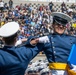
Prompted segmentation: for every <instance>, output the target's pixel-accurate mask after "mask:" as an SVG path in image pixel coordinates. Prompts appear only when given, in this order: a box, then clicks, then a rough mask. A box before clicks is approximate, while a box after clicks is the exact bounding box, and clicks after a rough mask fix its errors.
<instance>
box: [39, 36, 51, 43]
mask: <svg viewBox="0 0 76 75" xmlns="http://www.w3.org/2000/svg"><path fill="white" fill-rule="evenodd" d="M39 42H40V43H49V42H50V41H49V38H48V36H43V37H40V38H39Z"/></svg>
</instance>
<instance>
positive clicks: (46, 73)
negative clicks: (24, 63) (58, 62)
mask: <svg viewBox="0 0 76 75" xmlns="http://www.w3.org/2000/svg"><path fill="white" fill-rule="evenodd" d="M49 72H50V70H49V69H48V68H45V69H42V70H41V71H40V75H49Z"/></svg>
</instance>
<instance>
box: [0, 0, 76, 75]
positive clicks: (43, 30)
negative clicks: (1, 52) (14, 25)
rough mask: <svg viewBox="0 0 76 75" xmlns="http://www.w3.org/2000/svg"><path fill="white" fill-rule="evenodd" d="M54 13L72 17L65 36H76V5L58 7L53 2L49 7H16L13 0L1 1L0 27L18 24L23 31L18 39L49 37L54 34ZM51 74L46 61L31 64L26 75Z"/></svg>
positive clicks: (30, 5)
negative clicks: (6, 24) (9, 23)
mask: <svg viewBox="0 0 76 75" xmlns="http://www.w3.org/2000/svg"><path fill="white" fill-rule="evenodd" d="M52 12H63V13H65V14H68V15H69V16H70V17H72V21H71V22H70V23H69V24H67V26H66V28H67V29H66V31H65V34H68V35H72V36H76V5H75V4H71V5H70V6H69V5H67V4H66V3H65V2H62V3H61V5H58V4H57V5H56V6H55V4H54V3H53V2H49V3H48V5H45V4H35V3H34V4H32V3H29V4H27V3H25V4H22V3H21V4H19V5H16V6H14V2H13V0H9V1H8V3H5V2H4V1H2V0H0V27H1V26H2V25H4V24H5V23H7V22H11V21H16V22H18V23H19V25H20V31H21V33H20V35H19V37H18V39H22V38H28V37H29V36H31V35H32V36H36V37H40V36H44V35H48V34H51V33H53V30H52V16H51V13H52ZM0 43H2V42H0ZM40 54H44V52H41V53H40ZM50 73H51V71H50V70H49V69H48V61H47V59H44V60H37V61H35V62H34V63H32V62H30V64H29V66H28V68H27V70H26V72H25V75H51V74H50Z"/></svg>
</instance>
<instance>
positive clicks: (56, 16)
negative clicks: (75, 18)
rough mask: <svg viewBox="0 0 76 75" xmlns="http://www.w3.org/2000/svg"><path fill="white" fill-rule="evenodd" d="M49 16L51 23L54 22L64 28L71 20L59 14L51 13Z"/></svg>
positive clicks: (65, 15) (63, 14)
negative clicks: (51, 19)
mask: <svg viewBox="0 0 76 75" xmlns="http://www.w3.org/2000/svg"><path fill="white" fill-rule="evenodd" d="M51 16H52V17H53V23H54V22H56V23H58V24H61V25H64V26H65V25H66V24H67V23H69V22H70V21H71V20H72V18H71V17H70V16H69V15H67V14H65V13H61V12H53V13H52V14H51Z"/></svg>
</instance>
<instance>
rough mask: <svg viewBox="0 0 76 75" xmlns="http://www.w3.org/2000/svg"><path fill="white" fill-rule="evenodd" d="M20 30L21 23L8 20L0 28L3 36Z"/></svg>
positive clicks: (0, 33)
mask: <svg viewBox="0 0 76 75" xmlns="http://www.w3.org/2000/svg"><path fill="white" fill-rule="evenodd" d="M18 30H19V24H18V23H17V22H8V23H6V24H4V25H3V26H2V27H1V28H0V36H1V37H10V36H12V35H14V34H15V33H16V32H17V31H18Z"/></svg>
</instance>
